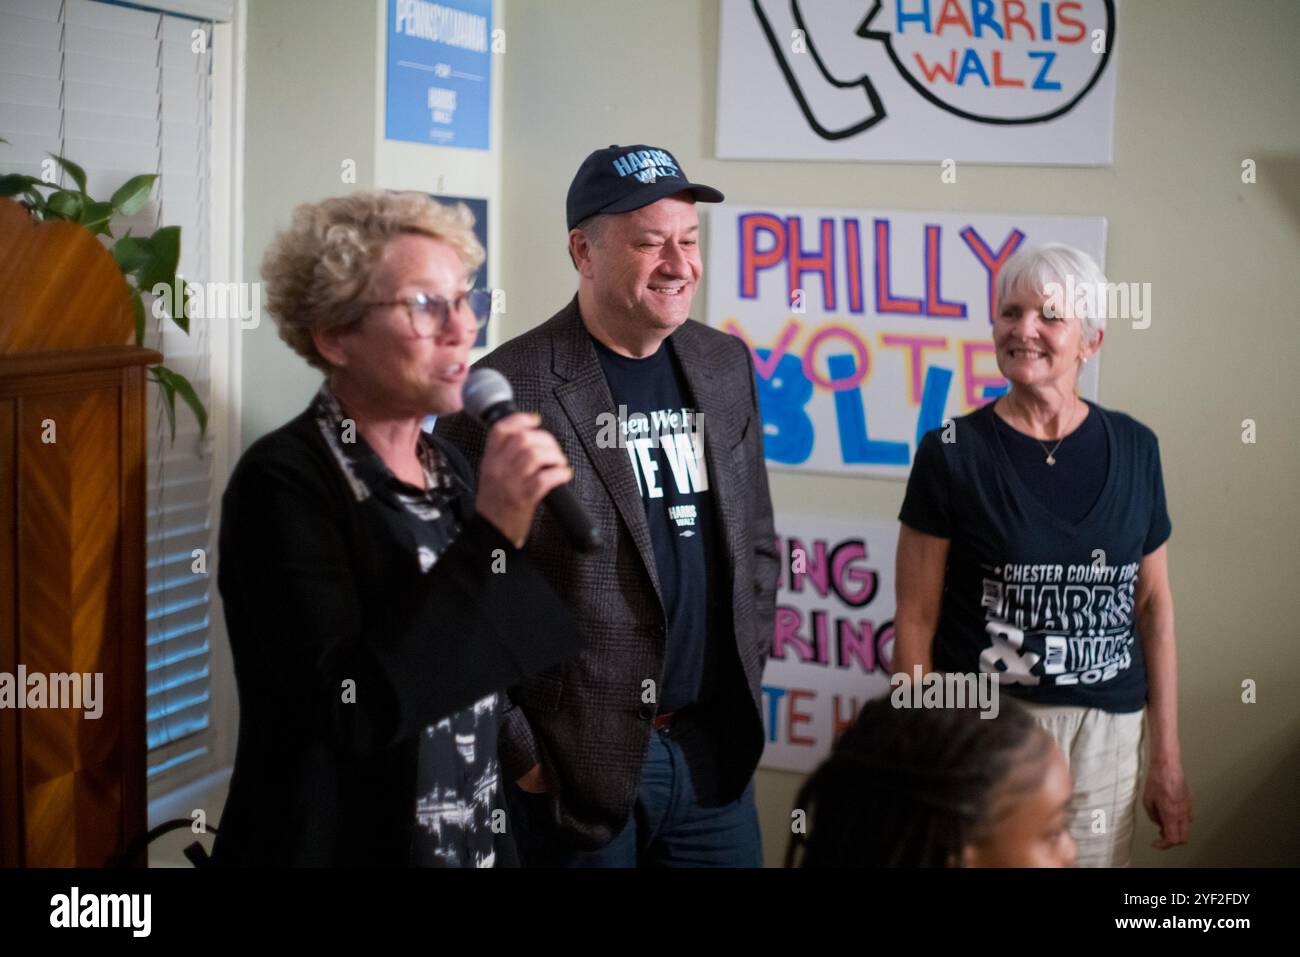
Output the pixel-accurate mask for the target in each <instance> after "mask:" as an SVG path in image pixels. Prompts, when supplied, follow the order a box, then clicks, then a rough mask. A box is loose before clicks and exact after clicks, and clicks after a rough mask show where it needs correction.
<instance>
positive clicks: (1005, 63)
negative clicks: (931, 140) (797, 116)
mask: <svg viewBox="0 0 1300 957" xmlns="http://www.w3.org/2000/svg"><path fill="white" fill-rule="evenodd" d="M835 2H840V3H846V4H848V3H852V2H853V0H835ZM751 3H752V5H753V9H754V14H755V16H756V17H757V18H758V22H759V24H760V26H761V27H762V29H763V33H764V34H765V35H766V37H767V42H768V44H769V45H770V46H771V49H772V54H773V55H774V56H775V57H776V62H777V65H778V66H779V67H780V69H781V72H782V74H784V76H785V80H786V83H787V84H788V85H789V87H790V92H791V93H792V94H793V95H794V98H795V101H796V102H797V103H798V105H799V109H800V111H802V113H803V115H804V118H805V119H806V120H807V122H808V125H809V126H810V127H811V128H812V130H813V131H814V132H815V133H817V135H818V136H821V137H822V138H823V139H828V140H839V139H845V138H847V137H850V136H854V135H856V134H858V133H861V132H862V131H863V130H866V129H869V128H871V127H872V126H875V125H876V124H877V123H879V122H880V121H881V120H883V119H884V118H885V117H886V115H887V111H886V109H885V105H884V103H883V102H882V101H881V98H880V95H879V93H878V92H877V90H876V86H875V84H874V83H873V82H872V79H871V77H870V76H869V75H868V74H866V73H862V74H861V75H859V76H858V77H857V78H855V79H853V80H841V79H839V78H837V77H836V76H835V75H834V74H832V73H831V71H830V70H829V69H828V68H827V66H826V62H825V60H824V58H823V56H822V54H821V53H820V52H819V51H818V49H817V45H816V44H815V42H814V40H813V37H812V35H811V33H810V32H809V31H808V29H807V26H806V24H805V22H804V17H803V11H802V10H801V9H800V6H799V0H751ZM1043 6H1044V7H1046V6H1047V5H1046V4H1044V5H1043ZM1066 8H1071V9H1072V10H1074V11H1076V14H1077V17H1078V19H1076V18H1075V17H1073V16H1071V17H1067V16H1065V15H1064V14H1063V13H1061V12H1060V11H1057V19H1056V20H1051V19H1046V20H1045V19H1042V18H1040V19H1037V20H1036V21H1032V22H1031V21H1030V20H1028V19H1026V18H1025V17H1024V16H1023V13H1024V5H1023V4H1022V5H1020V7H1019V8H1012V7H1010V5H1005V6H1004V7H1003V9H1004V10H1008V9H1019V10H1020V13H1021V15H1019V16H1016V17H1015V18H1014V19H1013V22H1011V23H1006V24H997V23H995V22H987V21H985V20H980V22H978V23H977V24H976V33H977V34H978V33H979V31H980V27H985V25H986V23H987V26H986V29H987V30H988V31H989V34H990V35H989V36H987V37H986V38H985V39H984V40H983V41H975V42H973V43H972V42H970V41H969V40H963V42H961V43H960V44H958V43H954V42H951V41H948V40H947V39H946V37H947V35H946V34H944V33H943V31H942V27H941V26H940V27H939V32H938V33H934V34H932V33H931V32H930V27H929V26H928V25H927V26H925V27H924V30H923V31H922V30H921V29H918V28H917V25H916V24H914V23H909V24H908V27H909V29H907V30H906V31H904V29H903V28H902V26H901V25H900V22H899V21H900V20H901V19H906V20H908V21H913V20H915V19H916V18H917V14H915V13H912V14H908V15H907V16H906V18H904V17H903V14H902V13H901V12H900V8H899V7H887V6H884V5H882V3H881V0H871V3H870V6H869V9H868V10H867V13H866V16H865V17H864V18H863V19H862V20H861V22H860V25H859V26H858V28H857V29H856V30H855V31H854V33H855V35H856V36H858V37H860V38H862V39H863V40H875V41H879V42H880V43H881V44H882V45H883V46H884V48H885V52H886V53H887V54H888V56H889V59H890V62H892V63H893V65H894V68H895V69H896V70H897V71H898V74H899V75H900V76H901V77H902V78H903V79H904V80H906V81H907V83H908V85H909V86H911V88H912V89H913V90H915V91H916V92H917V93H918V94H920V95H921V96H922V97H923V98H925V99H926V100H927V101H928V102H930V103H931V104H933V105H934V106H937V107H939V108H940V109H942V110H944V111H946V112H948V113H950V114H952V115H954V116H958V117H961V118H962V119H965V120H970V121H972V122H976V123H987V124H994V125H1021V124H1029V123H1043V122H1046V121H1048V120H1052V119H1055V118H1056V117H1058V116H1062V115H1064V114H1065V113H1068V112H1069V111H1070V110H1072V109H1074V107H1075V106H1077V105H1078V103H1079V101H1080V100H1082V99H1083V98H1084V97H1085V96H1087V95H1088V93H1089V92H1090V91H1091V90H1092V89H1093V87H1094V86H1096V84H1097V82H1098V80H1100V78H1101V76H1102V74H1103V73H1104V72H1105V70H1106V65H1107V63H1108V62H1109V61H1110V56H1111V52H1112V50H1113V49H1114V45H1115V4H1114V0H1077V2H1074V3H1070V4H1063V5H1062V7H1061V8H1060V10H1062V11H1063V10H1065V9H1066ZM917 9H918V10H922V9H924V10H929V9H930V7H929V6H928V5H927V6H926V7H923V8H917ZM944 9H945V10H946V9H947V7H946V6H945V8H944ZM988 9H989V10H991V9H993V5H992V4H989V5H988ZM1049 9H1051V8H1049ZM922 16H928V14H922ZM1043 16H1044V17H1045V16H1046V14H1043ZM941 19H942V15H941ZM1004 30H1005V32H1006V42H1005V43H1003V42H1002V37H1003V31H1004ZM1066 30H1069V31H1072V32H1071V33H1070V34H1069V35H1068V36H1067V35H1065V34H1064V33H1063V31H1066ZM795 31H798V32H797V33H796V32H795ZM1013 31H1014V32H1015V35H1016V36H1017V37H1018V38H1023V37H1024V36H1025V35H1026V34H1029V35H1030V36H1031V38H1032V39H1033V40H1034V41H1037V43H1036V44H1034V45H1033V46H1026V45H1025V44H1024V43H1023V41H1022V42H1021V43H1020V44H1019V45H1018V44H1016V43H1015V42H1014V41H1013V40H1012V39H1011V37H1012V34H1013ZM1053 31H1056V32H1053ZM994 33H996V36H997V41H996V42H995V41H994V40H993V38H992V34H994ZM1098 34H1100V35H1101V37H1102V38H1103V41H1102V45H1101V48H1100V49H1095V50H1094V49H1093V44H1092V43H1089V42H1087V41H1088V39H1089V38H1093V40H1094V42H1095V38H1096V37H1097V35H1098ZM796 36H797V37H802V39H803V42H804V45H805V46H806V48H807V54H806V55H805V54H803V53H795V52H794V51H793V49H792V45H791V44H790V40H788V39H786V38H791V37H796ZM936 41H937V43H936ZM1052 41H1055V47H1056V48H1055V49H1052V48H1050V47H1052V46H1053V43H1052ZM958 47H962V49H960V50H959V49H958ZM1017 47H1019V49H1017ZM945 52H946V53H947V55H948V57H949V59H948V60H947V61H944V60H943V59H942V54H943V53H945ZM1017 56H1019V57H1020V59H1019V60H1016V59H1014V58H1015V57H1017ZM1004 67H1005V68H1006V69H1007V70H1008V71H1011V75H1010V76H1003V74H1002V71H1003V69H1004ZM1016 70H1019V71H1020V72H1015V71H1016ZM990 76H991V77H992V79H991V80H990ZM938 80H943V81H947V83H946V85H945V84H943V83H938V82H936V81H938ZM991 85H992V88H990V86H991ZM991 94H996V97H991Z"/></svg>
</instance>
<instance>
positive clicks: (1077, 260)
mask: <svg viewBox="0 0 1300 957" xmlns="http://www.w3.org/2000/svg"><path fill="white" fill-rule="evenodd" d="M1053 285H1055V287H1056V288H1058V289H1062V290H1065V289H1068V288H1071V287H1073V288H1074V289H1085V288H1086V289H1089V290H1091V291H1092V294H1089V295H1085V296H1083V297H1081V298H1080V297H1076V299H1075V303H1074V305H1075V307H1076V311H1075V315H1077V316H1078V318H1079V320H1080V321H1081V322H1082V323H1083V335H1084V338H1085V339H1086V340H1087V341H1088V342H1092V341H1093V340H1094V339H1096V338H1097V333H1099V332H1104V331H1105V329H1106V275H1105V273H1103V272H1102V271H1101V267H1100V266H1098V265H1097V261H1096V260H1095V259H1093V258H1092V257H1091V256H1089V255H1088V254H1087V253H1085V252H1084V251H1083V250H1082V249H1075V248H1074V247H1073V246H1067V245H1066V244H1065V243H1046V244H1044V245H1042V246H1025V247H1023V248H1021V249H1019V250H1018V251H1017V252H1016V253H1015V254H1014V255H1013V256H1012V257H1011V258H1010V259H1008V260H1007V261H1006V263H1005V264H1004V265H1003V267H1002V269H1001V271H1000V272H999V273H998V302H999V303H1001V302H1004V301H1005V300H1006V298H1007V296H1008V294H1010V293H1021V294H1024V295H1027V296H1029V297H1031V298H1037V297H1039V296H1048V290H1049V288H1051V287H1052V286H1053ZM1063 295H1064V293H1062V296H1063ZM1049 298H1050V297H1049Z"/></svg>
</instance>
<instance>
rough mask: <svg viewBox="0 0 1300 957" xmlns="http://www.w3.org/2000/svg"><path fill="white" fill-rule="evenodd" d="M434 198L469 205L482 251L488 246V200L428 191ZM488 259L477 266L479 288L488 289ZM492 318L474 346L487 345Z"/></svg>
mask: <svg viewBox="0 0 1300 957" xmlns="http://www.w3.org/2000/svg"><path fill="white" fill-rule="evenodd" d="M429 195H430V196H432V197H433V198H434V199H436V200H437V201H438V202H440V203H442V204H443V205H444V206H455V205H456V204H457V203H464V204H465V205H466V206H468V207H469V211H470V212H471V213H473V214H474V235H475V236H476V237H478V241H479V242H480V243H482V244H483V251H484V253H486V252H487V248H488V201H487V200H486V199H481V198H479V197H476V196H439V195H438V194H437V193H430V194H429ZM490 275H491V273H489V272H488V261H487V259H486V258H484V260H483V265H482V266H480V267H479V270H478V277H477V278H476V279H475V280H474V285H475V286H476V287H478V288H480V289H489V288H491V286H490V285H489V278H488V277H489V276H490ZM492 322H493V319H488V324H487V325H485V326H484V327H483V328H482V329H480V330H479V331H478V338H477V339H476V340H474V348H475V349H482V348H483V347H484V346H486V345H487V341H488V340H487V335H488V326H490V325H491V324H492Z"/></svg>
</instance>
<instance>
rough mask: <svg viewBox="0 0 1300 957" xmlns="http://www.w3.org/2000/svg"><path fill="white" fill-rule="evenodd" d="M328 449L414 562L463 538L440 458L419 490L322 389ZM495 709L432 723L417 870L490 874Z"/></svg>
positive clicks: (422, 757)
mask: <svg viewBox="0 0 1300 957" xmlns="http://www.w3.org/2000/svg"><path fill="white" fill-rule="evenodd" d="M312 414H313V416H314V417H315V419H316V422H317V424H318V425H319V426H320V430H321V435H322V436H323V437H324V439H325V442H326V444H327V445H328V446H329V448H330V451H331V452H333V454H334V458H335V460H336V461H337V462H338V466H339V469H340V471H341V472H342V473H343V477H344V479H345V480H346V481H347V483H348V486H349V487H350V488H351V489H352V493H353V494H354V495H355V496H356V498H357V501H359V502H363V501H366V500H367V499H369V498H372V497H373V498H374V499H375V500H376V502H377V504H379V505H380V506H382V509H381V512H382V514H383V515H384V517H385V519H386V520H388V521H390V522H393V523H395V524H397V525H399V526H400V527H401V528H402V529H403V530H405V531H406V532H408V533H409V534H412V535H414V536H415V539H416V541H417V542H418V543H419V544H418V548H417V551H416V554H415V555H414V556H413V560H415V561H418V562H419V563H420V570H421V571H422V572H428V571H429V569H431V568H432V567H433V566H434V564H435V563H436V562H437V561H438V556H439V555H441V554H442V553H443V552H444V551H445V550H446V549H447V547H448V546H449V545H450V544H451V543H452V541H453V540H454V539H455V538H456V536H457V534H459V532H460V523H459V522H458V521H457V519H456V516H455V514H454V512H453V509H452V508H451V504H452V502H453V500H454V499H455V497H456V495H457V494H458V492H457V490H456V488H455V485H456V477H455V475H454V473H453V471H452V469H451V466H450V465H449V463H448V462H447V461H446V459H445V457H444V456H443V454H442V453H441V452H440V451H439V450H438V448H437V446H435V445H434V444H433V443H432V442H430V441H428V440H427V439H426V438H424V436H423V434H422V435H421V437H420V444H419V449H418V454H419V457H420V464H421V465H422V466H423V467H424V485H425V487H424V488H423V489H419V488H416V487H415V486H413V485H408V484H407V483H406V482H403V481H402V480H401V479H399V478H397V476H395V475H394V474H393V473H392V471H391V470H390V469H389V468H388V466H387V465H385V464H384V462H383V460H382V459H381V458H380V457H379V455H378V454H377V453H376V452H375V451H374V450H373V449H371V448H370V446H369V445H367V444H366V442H365V440H364V439H363V438H362V437H361V435H360V434H359V433H358V432H357V431H356V424H355V423H354V422H353V421H352V420H351V419H349V418H347V416H346V414H345V413H344V411H343V409H342V408H341V407H340V406H339V403H338V400H337V399H336V398H335V396H334V394H333V392H332V391H331V390H330V388H329V384H328V383H325V384H323V385H322V386H321V388H320V391H319V392H318V393H317V394H316V398H315V400H314V401H313V405H312ZM498 720H499V702H498V699H497V695H495V694H490V695H488V696H487V697H485V698H482V699H480V700H479V701H477V702H475V703H474V704H473V705H472V706H471V707H469V708H465V709H463V710H461V711H457V712H455V713H454V714H450V715H448V716H447V717H445V718H443V719H442V720H441V721H439V722H438V723H437V724H434V725H430V726H429V727H427V728H425V729H424V732H423V733H422V734H421V735H420V741H419V744H418V747H417V753H418V758H417V767H416V793H415V795H414V799H415V800H414V806H413V809H412V813H413V814H414V816H415V824H416V826H415V830H414V835H415V836H414V839H413V841H412V845H411V864H412V865H413V866H415V867H492V866H493V865H494V864H496V863H497V853H496V848H497V845H498V842H497V837H498V832H500V831H501V830H502V828H501V827H500V826H499V825H498V826H497V827H496V828H495V829H494V827H493V825H494V824H496V823H497V822H498V821H504V818H505V809H504V808H505V802H504V799H503V795H502V793H501V783H500V766H499V764H498V762H497V725H498Z"/></svg>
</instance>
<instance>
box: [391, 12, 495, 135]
mask: <svg viewBox="0 0 1300 957" xmlns="http://www.w3.org/2000/svg"><path fill="white" fill-rule="evenodd" d="M387 73H388V80H387V88H386V96H385V101H386V114H385V124H384V136H385V137H386V138H387V139H390V140H405V141H407V142H411V143H427V144H429V145H432V146H459V147H463V148H465V149H475V150H485V149H488V147H489V144H488V138H489V137H488V129H489V122H488V121H489V114H490V111H491V102H492V0H440V2H438V3H432V2H427V0H388V71H387Z"/></svg>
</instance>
